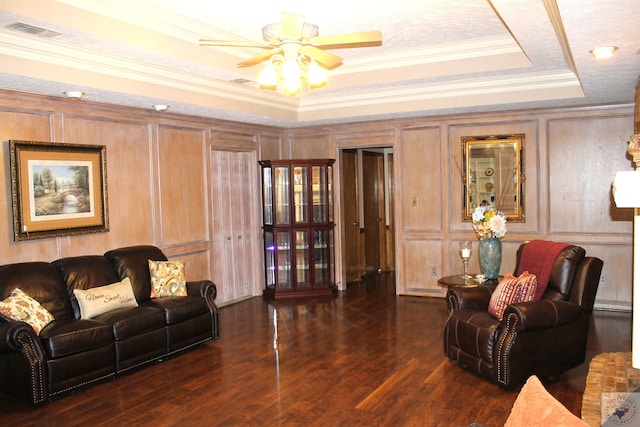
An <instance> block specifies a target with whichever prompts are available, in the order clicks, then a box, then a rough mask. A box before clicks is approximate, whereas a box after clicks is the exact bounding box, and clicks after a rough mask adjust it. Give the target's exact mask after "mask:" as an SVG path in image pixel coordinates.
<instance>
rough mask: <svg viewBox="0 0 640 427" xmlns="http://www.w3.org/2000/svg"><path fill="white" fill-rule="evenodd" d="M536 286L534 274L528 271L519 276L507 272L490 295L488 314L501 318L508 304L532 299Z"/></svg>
mask: <svg viewBox="0 0 640 427" xmlns="http://www.w3.org/2000/svg"><path fill="white" fill-rule="evenodd" d="M536 286H537V280H536V276H535V275H534V274H530V273H529V272H528V271H525V272H524V273H522V274H521V275H520V276H519V277H514V276H513V275H512V274H507V275H506V276H504V278H503V279H502V281H501V282H500V283H499V284H498V286H497V287H496V289H495V291H494V292H493V294H492V295H491V300H490V301H489V314H491V315H492V316H494V317H495V318H497V319H498V320H502V317H503V314H504V311H505V310H506V309H507V307H508V306H509V305H511V304H516V303H519V302H527V301H532V300H533V298H534V296H535V293H536Z"/></svg>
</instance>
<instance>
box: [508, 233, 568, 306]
mask: <svg viewBox="0 0 640 427" xmlns="http://www.w3.org/2000/svg"><path fill="white" fill-rule="evenodd" d="M567 246H569V245H568V244H566V243H558V242H550V241H548V240H532V241H530V242H529V243H527V244H526V245H524V248H522V253H521V254H520V265H519V266H518V272H517V273H518V276H519V275H521V274H522V273H523V272H525V271H528V272H529V273H531V274H535V275H536V278H537V281H538V286H537V287H536V294H535V296H534V297H533V300H534V301H537V300H539V299H540V298H542V295H543V294H544V291H545V290H546V289H547V286H548V285H549V278H550V277H551V270H552V269H553V265H554V264H555V261H556V258H558V254H560V252H561V251H562V250H563V249H564V248H566V247H567Z"/></svg>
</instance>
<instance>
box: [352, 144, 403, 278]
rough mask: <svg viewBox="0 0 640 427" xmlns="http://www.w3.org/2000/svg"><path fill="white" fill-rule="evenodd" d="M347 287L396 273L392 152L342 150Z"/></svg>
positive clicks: (369, 149) (389, 149) (378, 149)
mask: <svg viewBox="0 0 640 427" xmlns="http://www.w3.org/2000/svg"><path fill="white" fill-rule="evenodd" d="M341 162H342V167H341V169H340V170H341V188H342V200H341V203H342V206H341V208H342V209H341V211H342V218H341V219H342V221H343V224H344V230H345V231H344V239H345V241H344V245H343V248H344V253H343V257H342V259H343V271H344V274H345V280H346V283H349V282H353V281H357V280H361V279H362V278H363V277H365V276H367V275H373V274H378V273H380V272H385V271H395V232H394V216H393V205H394V204H393V188H394V185H393V149H392V148H359V149H343V150H341Z"/></svg>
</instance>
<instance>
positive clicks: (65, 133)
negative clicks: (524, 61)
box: [0, 91, 634, 310]
mask: <svg viewBox="0 0 640 427" xmlns="http://www.w3.org/2000/svg"><path fill="white" fill-rule="evenodd" d="M633 128H634V111H633V108H632V107H629V106H606V107H594V108H584V109H563V110H559V109H554V110H531V111H525V112H519V113H509V114H506V113H500V114H488V113H483V114H466V115H456V116H439V117H422V118H420V117H417V118H411V119H397V120H384V121H371V122H359V123H354V124H340V125H331V126H313V127H303V128H292V129H286V130H285V129H277V128H270V127H265V126H254V125H249V124H238V123H231V122H225V121H218V120H212V119H204V118H198V117H191V116H180V115H176V114H171V113H156V112H154V111H152V110H150V111H147V110H142V109H134V108H124V107H117V106H112V105H105V104H96V103H91V102H87V101H80V102H77V101H76V102H72V101H68V100H65V99H61V98H55V97H45V96H39V95H30V94H21V93H16V92H9V91H0V139H1V140H2V141H7V140H10V139H24V140H37V141H57V142H70V143H71V142H73V143H88V144H103V145H106V146H107V175H108V178H107V179H108V199H109V219H110V230H109V232H106V233H96V234H88V235H81V236H72V237H60V238H56V239H43V240H34V241H27V242H19V243H16V242H14V241H13V237H12V236H13V231H12V213H11V189H10V171H9V152H8V144H7V143H6V142H4V143H3V150H2V156H1V157H2V158H1V159H0V170H1V171H2V178H1V179H2V184H0V185H2V186H3V188H4V191H3V192H2V193H1V194H0V203H2V204H3V205H4V206H5V207H6V208H5V211H4V212H5V214H4V216H3V218H2V219H3V221H2V222H0V225H2V226H0V254H1V259H0V263H2V264H6V263H12V262H20V261H32V260H44V261H50V260H53V259H56V258H59V257H64V256H74V255H82V254H99V253H103V252H105V251H106V250H108V249H111V248H114V247H119V246H128V245H135V244H155V245H157V246H159V247H161V248H162V249H163V250H165V252H166V253H167V255H168V256H169V257H171V258H174V259H175V258H181V259H185V260H186V261H187V278H188V279H189V280H195V279H200V278H205V277H206V278H215V279H216V280H215V281H217V282H219V283H218V286H219V287H220V286H222V287H223V289H221V292H220V295H221V298H219V300H218V302H219V303H221V304H225V303H228V302H230V301H233V300H236V299H241V298H243V297H246V296H251V295H259V294H261V292H262V286H263V283H264V279H263V277H264V275H263V272H262V266H263V260H262V258H261V253H260V250H259V248H260V247H261V246H262V243H261V240H260V239H261V233H260V230H259V227H258V226H255V225H252V227H253V228H255V230H253V231H254V232H249V233H247V234H246V235H247V236H248V237H247V239H250V240H251V241H250V242H244V243H243V246H244V247H246V248H248V249H246V250H245V252H246V253H242V254H240V255H238V253H237V251H238V249H237V248H238V246H237V245H236V247H235V249H234V251H235V252H234V254H233V256H234V257H235V258H240V257H241V258H243V259H242V262H243V263H244V265H246V266H247V269H248V271H249V273H248V274H249V276H248V277H250V280H249V282H250V283H251V285H250V286H248V287H243V286H239V287H238V286H236V287H235V288H234V290H233V291H229V292H225V290H226V289H224V287H227V286H231V285H229V284H226V283H225V279H224V278H221V276H220V274H221V273H220V271H218V270H219V268H218V267H216V260H217V259H218V257H219V250H220V248H219V246H220V245H218V247H216V243H215V242H216V241H219V240H216V238H217V237H219V236H218V234H219V233H221V232H222V231H221V230H220V229H219V227H220V226H219V225H217V224H220V223H221V222H217V221H214V219H217V218H218V216H220V215H221V213H220V210H221V209H224V208H222V207H221V204H220V203H216V201H215V200H212V198H213V197H216V196H215V194H217V193H216V192H213V191H212V173H217V172H216V171H218V169H217V168H216V166H217V165H216V164H215V162H216V161H217V160H216V159H219V158H222V157H221V156H218V155H213V154H212V153H214V152H215V151H220V150H222V151H224V150H229V151H233V152H246V153H252V154H251V155H252V156H255V158H259V159H278V158H325V157H329V158H335V159H337V160H338V161H337V163H336V165H335V173H336V177H335V178H336V179H335V180H334V182H335V192H336V194H335V196H336V200H337V201H339V200H340V191H341V189H340V179H338V177H339V176H340V175H339V174H340V162H339V159H340V156H339V153H340V150H342V149H346V148H371V147H377V148H382V147H390V148H392V149H393V159H394V168H393V180H394V200H393V215H394V219H395V224H394V225H395V233H396V234H395V255H396V260H395V267H396V272H397V281H398V286H397V291H398V293H399V294H403V295H417V296H437V297H442V296H444V291H443V289H441V288H440V287H438V286H437V279H438V277H439V276H443V275H449V274H459V273H461V271H462V266H461V263H460V260H459V258H458V256H457V253H456V250H455V248H456V245H457V242H458V241H459V240H463V239H465V240H466V239H474V236H473V232H472V229H471V225H470V223H469V222H464V221H463V220H462V194H461V192H462V183H461V172H460V165H461V163H462V162H461V154H462V150H461V145H460V139H461V137H462V136H472V135H488V134H511V133H524V134H525V138H526V141H525V153H524V162H525V163H524V164H525V175H526V189H525V199H524V200H525V212H526V221H525V222H523V223H510V224H508V227H509V233H508V234H507V236H506V237H505V238H504V239H503V254H504V256H503V263H502V269H501V273H506V272H509V271H511V270H513V267H514V261H515V260H514V254H515V250H516V249H517V247H518V245H519V244H520V243H521V242H522V241H525V240H531V239H537V238H544V239H552V240H558V241H566V242H572V243H576V244H579V245H582V246H584V247H585V248H586V249H587V252H588V253H589V254H590V255H594V256H598V257H600V258H602V259H603V260H604V262H605V266H604V276H603V277H604V279H603V282H602V285H601V287H600V290H599V292H598V297H597V300H596V304H597V306H598V307H600V308H611V309H625V310H628V309H630V307H631V255H632V216H633V213H632V212H628V211H629V210H624V209H617V208H616V207H615V205H614V204H613V202H612V198H611V191H610V189H611V181H612V179H613V176H614V175H615V172H616V171H619V170H632V169H633V168H632V165H631V162H630V161H629V159H628V158H627V157H626V155H625V153H626V144H627V141H628V137H629V134H630V133H631V132H633ZM257 171H258V167H257V165H256V169H255V171H254V172H255V173H249V174H246V175H245V174H242V175H241V176H245V177H246V178H244V179H246V180H247V182H244V183H243V185H245V186H247V188H249V189H253V190H251V191H248V192H247V195H248V196H247V197H248V198H247V199H246V200H249V202H246V201H245V202H243V203H254V204H255V205H256V206H254V207H253V209H250V212H252V215H253V216H255V218H253V219H254V221H255V224H260V223H261V221H260V215H261V209H260V206H259V205H260V201H259V197H258V196H257V194H259V193H258V192H256V190H257V189H259V185H260V184H259V180H258V179H257V176H258V175H257ZM218 178H219V176H218ZM216 182H222V181H216ZM258 191H259V190H258ZM226 208H227V209H229V212H233V209H234V206H228V207H226ZM227 213H228V212H227ZM335 217H336V220H337V225H336V236H337V239H338V240H337V241H338V242H339V241H340V240H339V239H341V238H342V235H343V232H342V230H343V227H344V224H342V218H341V206H340V203H336V205H335ZM214 224H215V225H214ZM245 231H246V230H245ZM341 247H342V246H341V245H339V244H337V245H336V261H337V265H336V273H337V277H336V281H337V283H338V285H339V286H340V287H341V288H344V286H346V284H345V283H344V281H343V280H342V275H343V274H342V268H341V265H340V262H341V258H342V253H341V250H342V249H341ZM475 247H476V248H477V245H476V246H475ZM256 248H258V249H256ZM214 257H215V258H214ZM477 263H478V261H477V255H474V258H473V259H472V260H471V265H472V266H473V267H474V269H475V270H477ZM434 269H435V272H436V273H435V274H432V270H434ZM243 280H246V279H243ZM238 289H241V292H240V293H238ZM242 292H244V293H246V295H242Z"/></svg>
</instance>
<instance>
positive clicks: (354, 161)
mask: <svg viewBox="0 0 640 427" xmlns="http://www.w3.org/2000/svg"><path fill="white" fill-rule="evenodd" d="M341 176H342V215H343V217H342V221H343V223H344V230H345V231H344V240H345V241H344V253H343V264H344V273H345V277H346V281H347V283H349V282H353V281H355V280H360V279H361V278H362V276H364V253H363V251H362V242H361V241H362V238H361V234H360V204H359V203H358V200H359V199H358V198H359V191H358V154H357V151H356V150H343V151H342V168H341Z"/></svg>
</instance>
